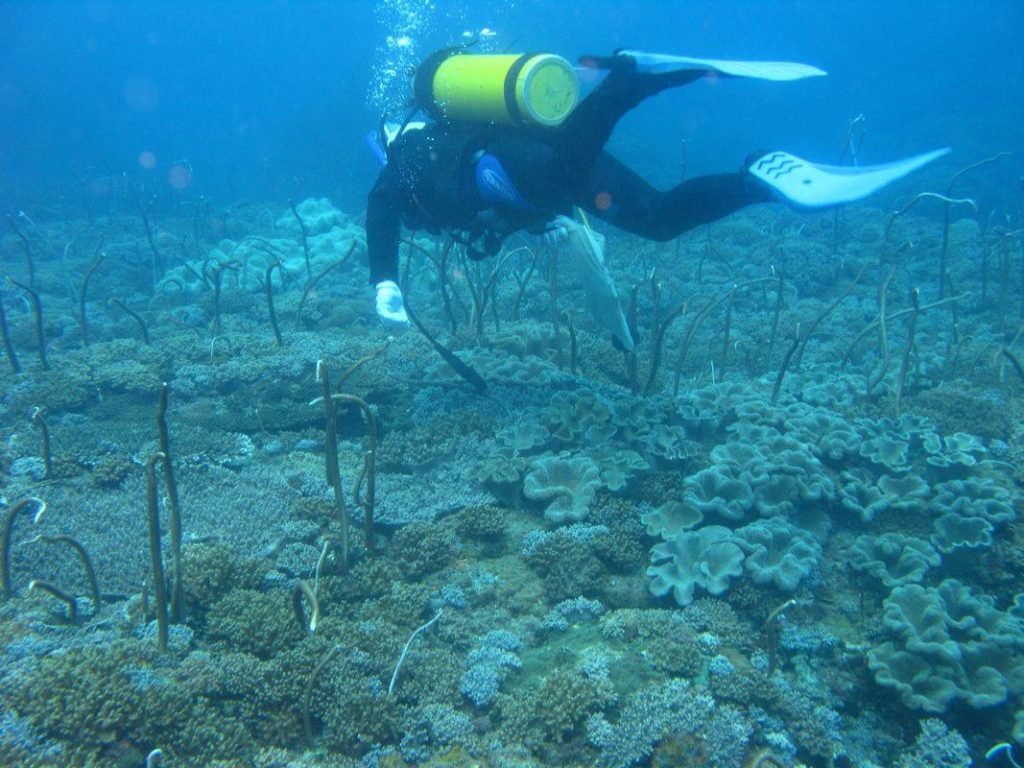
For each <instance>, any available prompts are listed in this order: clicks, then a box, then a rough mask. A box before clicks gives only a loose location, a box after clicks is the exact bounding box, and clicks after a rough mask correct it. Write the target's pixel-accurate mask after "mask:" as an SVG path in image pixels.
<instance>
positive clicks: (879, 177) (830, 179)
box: [748, 147, 949, 208]
mask: <svg viewBox="0 0 1024 768" xmlns="http://www.w3.org/2000/svg"><path fill="white" fill-rule="evenodd" d="M948 152H949V147H946V148H944V149H937V150H935V151H934V152H925V153H924V154H922V155H914V156H913V157H908V158H906V159H904V160H897V161H895V162H893V163H884V164H883V165H862V166H859V167H858V166H840V165H817V164H815V163H811V162H808V161H807V160H803V159H801V158H799V157H797V156H796V155H791V154H789V153H788V152H769V153H768V154H766V155H764V156H763V157H760V158H758V159H757V160H755V161H754V162H753V163H751V164H750V167H749V168H748V170H749V172H750V173H751V174H753V175H754V176H755V177H757V178H758V179H760V180H761V181H763V182H764V183H765V184H767V185H768V186H769V187H771V188H772V189H774V190H775V191H776V192H778V193H779V194H780V195H781V196H782V197H784V198H785V199H786V200H788V201H789V202H791V203H794V204H795V205H798V206H801V207H804V208H825V207H827V206H830V205H840V204H842V203H852V202H853V201H855V200H861V199H863V198H865V197H867V196H868V195H870V194H872V193H874V192H877V191H878V190H879V189H881V188H882V187H884V186H886V185H887V184H891V183H892V182H894V181H896V180H897V179H902V178H903V177H904V176H906V175H907V174H909V173H912V172H913V171H916V170H917V169H918V168H920V167H921V166H923V165H927V164H928V163H930V162H931V161H932V160H935V159H937V158H940V157H942V156H943V155H945V154H947V153H948Z"/></svg>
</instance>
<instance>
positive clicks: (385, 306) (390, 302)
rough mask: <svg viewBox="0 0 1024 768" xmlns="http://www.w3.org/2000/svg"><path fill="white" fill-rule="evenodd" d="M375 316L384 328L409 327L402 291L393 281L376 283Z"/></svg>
mask: <svg viewBox="0 0 1024 768" xmlns="http://www.w3.org/2000/svg"><path fill="white" fill-rule="evenodd" d="M377 316H378V317H379V318H380V321H381V322H382V323H384V325H386V326H391V327H396V326H397V327H401V328H406V327H408V325H409V316H408V315H407V314H406V313H405V301H404V300H403V299H402V289H401V288H399V287H398V284H397V283H395V282H394V281H393V280H381V281H380V282H379V283H377Z"/></svg>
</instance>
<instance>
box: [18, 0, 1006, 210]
mask: <svg viewBox="0 0 1024 768" xmlns="http://www.w3.org/2000/svg"><path fill="white" fill-rule="evenodd" d="M377 5H379V6H381V7H377ZM389 9H391V10H390V11H389ZM410 19H411V21H410ZM384 21H388V22H390V23H391V24H392V25H395V22H396V21H397V22H399V24H398V26H402V25H406V26H408V27H409V28H411V29H412V30H413V33H414V34H413V36H412V43H411V44H412V51H413V53H419V54H421V55H425V54H426V53H428V52H429V51H431V50H433V49H434V48H436V47H439V46H441V45H445V44H450V43H452V42H457V41H459V40H460V39H461V37H460V34H461V32H463V31H464V30H477V29H480V28H484V27H488V28H492V29H494V30H495V31H496V32H497V33H498V34H497V37H496V38H494V39H493V40H491V41H489V42H490V43H491V44H492V45H493V46H494V47H495V48H497V49H504V48H505V47H508V46H511V47H512V48H513V49H516V50H552V51H555V52H558V53H561V54H563V55H565V56H567V57H570V58H573V57H575V56H577V55H579V54H580V53H583V52H607V51H610V50H612V49H614V48H616V47H620V46H624V47H637V48H644V49H648V50H652V51H664V52H672V53H680V54H688V55H693V56H707V57H719V58H769V59H771V58H777V59H790V60H797V61H804V62H808V63H813V64H815V65H818V66H820V67H822V68H824V69H826V70H827V71H828V72H829V77H828V78H825V79H815V80H812V81H809V82H804V83H795V84H787V85H780V84H767V83H756V82H743V83H736V82H726V83H719V84H718V85H715V86H709V85H707V84H699V85H697V86H695V87H692V88H689V89H687V90H686V91H685V92H673V93H669V94H666V95H664V96H662V97H661V98H659V99H658V100H656V101H654V102H651V103H649V104H645V105H643V106H642V107H641V108H640V109H638V110H637V111H636V113H635V114H633V115H631V116H630V117H629V118H628V119H627V120H625V121H624V122H623V124H622V126H621V130H620V132H619V133H618V134H617V135H616V137H615V140H614V143H613V144H612V148H613V149H615V150H616V151H618V152H619V153H620V154H622V155H623V156H624V157H625V158H626V159H628V160H629V161H630V162H632V163H634V164H636V165H637V166H638V167H639V168H640V169H641V170H645V171H646V172H648V173H649V175H651V176H652V177H654V178H655V180H659V181H665V182H669V181H672V178H671V173H672V171H671V170H669V169H674V168H675V167H676V162H677V161H678V160H679V158H680V156H681V150H680V143H681V141H682V140H684V139H685V140H686V143H687V150H686V157H687V163H688V168H689V169H690V171H691V172H705V171H716V170H732V169H733V168H735V167H736V166H737V165H738V164H739V163H740V162H741V161H742V158H743V157H745V155H746V154H747V152H749V151H752V150H754V149H757V148H776V147H778V148H784V149H787V150H789V151H792V152H796V153H798V154H804V155H807V156H810V157H813V158H815V159H818V160H821V161H830V160H834V159H837V157H838V154H839V151H840V149H841V147H842V145H843V140H844V137H845V134H846V126H847V124H848V122H849V120H850V119H852V118H854V117H855V116H857V115H861V114H862V115H864V116H865V118H866V119H867V123H866V125H867V131H868V132H867V135H866V137H865V140H864V143H863V147H862V158H863V160H864V161H865V162H869V161H870V162H873V161H881V160H885V159H890V158H893V157H897V156H903V155H906V154H909V153H913V152H917V151H922V150H924V149H929V148H933V147H938V146H947V145H948V146H952V147H954V149H955V151H956V154H955V155H954V156H953V157H951V158H950V160H949V163H950V164H951V165H952V164H963V163H965V162H967V161H969V160H972V159H975V158H977V157H979V156H982V155H984V154H992V153H993V152H996V151H999V150H1013V149H1015V148H1019V147H1020V144H1021V140H1022V130H1021V126H1022V124H1024V120H1022V118H1024V98H1022V96H1024V93H1022V90H1021V83H1022V82H1024V53H1022V49H1021V46H1020V39H1021V36H1020V30H1021V29H1024V11H1022V5H1021V4H1020V3H1018V2H1014V1H1013V0H1003V1H1001V0H987V1H983V2H977V3H966V2H950V1H948V0H947V1H943V2H900V3H888V2H875V1H873V0H872V1H867V2H861V1H853V0H846V1H844V2H813V1H808V2H784V1H783V2H739V3H735V2H733V3H722V2H686V3H682V2H609V1H607V0H598V1H595V2H522V1H520V2H518V3H517V2H511V0H509V1H507V2H496V3H468V2H445V1H444V0H440V1H439V2H436V3H400V2H391V3H383V2H382V3H379V4H374V3H371V2H237V1H229V2H218V3H202V2H195V1H194V0H187V1H186V2H180V3H167V2H63V1H54V2H3V3H0V50H2V51H3V55H2V56H0V174H2V176H0V201H2V204H3V206H4V208H5V209H7V210H9V209H10V208H12V207H14V208H18V207H25V206H26V205H27V202H26V201H30V200H34V199H38V198H40V197H43V196H45V195H47V194H52V193H53V192H54V190H55V188H56V189H57V190H60V189H64V190H68V189H70V188H72V187H73V186H74V185H75V183H76V181H75V178H76V177H78V178H86V179H89V178H92V177H94V176H102V175H104V174H106V173H107V172H108V169H113V171H115V172H117V173H121V172H124V173H128V174H130V175H136V174H137V175H140V176H142V177H144V178H149V179H150V180H151V182H152V183H160V181H161V180H162V176H164V175H166V172H167V170H168V169H169V168H170V166H171V164H172V163H173V162H175V161H178V160H181V159H182V158H184V159H187V160H188V161H189V163H190V164H191V165H192V167H193V170H194V173H193V177H192V185H191V192H192V193H193V194H195V195H205V196H208V197H211V198H214V199H218V200H227V199H229V198H237V197H242V196H245V197H264V198H265V197H271V198H275V199H279V200H283V199H285V198H289V197H300V196H308V195H329V196H330V197H331V199H332V200H333V201H334V202H335V204H336V205H339V206H340V207H341V208H343V209H344V210H352V211H354V210H358V209H360V208H361V207H362V201H363V195H364V191H365V189H366V188H367V187H368V186H369V185H370V184H371V183H372V178H373V174H374V171H375V167H374V163H373V160H372V158H371V157H370V156H369V154H368V153H367V152H366V151H365V149H364V147H363V144H362V141H361V136H362V134H363V133H364V132H365V131H366V130H367V129H368V128H369V127H372V126H373V125H375V124H376V121H377V119H378V116H377V115H376V114H375V112H374V110H373V109H372V107H371V104H370V103H369V102H370V99H369V98H368V94H369V93H370V91H371V86H372V84H373V82H374V77H375V75H374V67H375V66H376V67H381V66H382V62H383V63H384V64H386V62H387V57H386V56H385V57H382V56H381V55H380V52H379V49H380V48H381V47H382V46H383V45H384V43H385V40H386V37H387V35H388V34H389V32H390V31H393V30H389V29H388V28H386V27H385V26H384V24H383V22H384ZM413 58H415V56H413ZM397 80H398V81H399V82H398V86H401V82H400V81H401V80H402V77H401V76H399V77H398V78H397ZM400 91H401V87H397V88H396V89H395V92H400ZM651 142H653V143H654V146H657V147H659V148H660V149H659V150H658V151H657V152H653V151H651V149H650V148H649V147H650V146H651ZM640 144H644V148H643V149H641V148H640V147H639V145H640ZM144 152H151V153H152V154H153V155H154V156H155V163H156V164H155V166H154V167H153V168H152V169H144V168H140V166H139V157H140V155H141V154H142V153H144ZM666 158H667V159H668V161H667V162H666ZM1019 167H1020V166H1019V161H1016V163H1015V167H1013V168H1011V167H1009V166H1008V165H1007V166H1004V167H1003V168H1002V169H1000V171H1005V173H1004V174H1003V175H1005V176H1006V177H1007V178H1012V177H1013V174H1014V173H1018V172H1019ZM1000 171H996V173H999V172H1000ZM659 172H660V173H661V174H662V175H663V176H664V178H659ZM937 172H938V171H936V173H937ZM1018 175H1019V173H1018ZM1002 181H1003V179H999V178H997V179H995V180H994V184H996V185H998V184H1000V183H1001V182H1002ZM1008 202H1009V201H1008Z"/></svg>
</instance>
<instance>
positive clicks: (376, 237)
mask: <svg viewBox="0 0 1024 768" xmlns="http://www.w3.org/2000/svg"><path fill="white" fill-rule="evenodd" d="M402 202H403V193H402V187H401V183H400V178H399V173H398V170H397V169H396V168H395V167H394V166H393V165H388V166H385V167H384V168H383V169H382V170H381V172H380V175H379V176H378V177H377V183H376V184H374V185H373V189H372V190H370V195H369V197H368V198H367V202H366V250H367V251H368V253H369V261H370V282H371V283H372V284H374V285H376V284H377V283H379V282H380V281H381V280H393V281H395V282H396V283H397V282H398V244H399V237H400V236H401V230H402Z"/></svg>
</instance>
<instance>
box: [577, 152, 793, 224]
mask: <svg viewBox="0 0 1024 768" xmlns="http://www.w3.org/2000/svg"><path fill="white" fill-rule="evenodd" d="M773 199H774V198H773V195H772V192H771V190H770V189H768V188H767V187H766V186H764V185H762V184H760V183H759V182H758V181H757V180H756V179H754V178H753V177H752V176H751V175H750V174H749V173H745V172H743V173H723V174H715V175H711V176H699V177H696V178H693V179H690V180H688V181H684V182H682V183H681V184H679V185H678V186H676V187H675V188H673V189H670V190H668V191H667V192H662V191H660V190H657V189H655V188H654V187H652V186H651V185H650V184H648V183H647V182H646V181H644V180H643V179H642V178H641V177H640V176H638V175H637V174H636V173H635V172H634V171H632V170H631V169H629V168H628V167H627V166H625V165H624V164H623V163H621V162H620V161H619V160H616V159H615V158H614V157H612V156H611V155H610V154H608V153H607V152H602V153H600V155H598V157H597V160H596V161H595V162H594V166H593V169H592V171H591V173H590V177H589V188H588V191H587V194H586V195H585V196H583V197H581V198H578V199H577V201H576V203H577V205H579V206H580V207H582V208H584V209H586V210H587V211H590V212H591V213H593V214H594V215H595V216H597V217H598V218H601V219H603V220H605V221H607V222H609V223H611V224H614V225H615V226H617V227H619V228H620V229H624V230H626V231H627V232H632V233H633V234H636V235H640V236H642V237H646V238H648V239H650V240H660V241H665V240H671V239H672V238H674V237H677V236H678V235H680V234H682V233H683V232H686V231H687V230H689V229H693V228H694V227H697V226H700V225H701V224H708V223H710V222H712V221H717V220H718V219H721V218H722V217H724V216H727V215H729V214H730V213H733V212H734V211H738V210H739V209H741V208H744V207H746V206H748V205H752V204H754V203H766V202H770V201H771V200H773Z"/></svg>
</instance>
